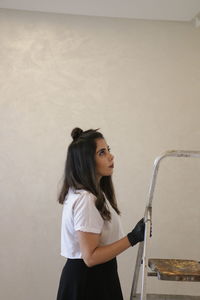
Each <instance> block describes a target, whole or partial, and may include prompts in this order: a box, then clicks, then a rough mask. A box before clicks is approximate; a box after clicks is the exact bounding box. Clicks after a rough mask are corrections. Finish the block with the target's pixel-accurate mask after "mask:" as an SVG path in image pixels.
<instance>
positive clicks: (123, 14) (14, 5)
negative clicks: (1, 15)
mask: <svg viewBox="0 0 200 300" xmlns="http://www.w3.org/2000/svg"><path fill="white" fill-rule="evenodd" d="M0 8H7V9H19V10H30V11H41V12H53V13H63V14H73V15H86V16H104V17H117V18H131V19H144V20H165V21H191V20H193V19H195V20H196V19H197V17H196V16H197V15H198V21H199V13H200V0H0ZM195 17H196V18H195Z"/></svg>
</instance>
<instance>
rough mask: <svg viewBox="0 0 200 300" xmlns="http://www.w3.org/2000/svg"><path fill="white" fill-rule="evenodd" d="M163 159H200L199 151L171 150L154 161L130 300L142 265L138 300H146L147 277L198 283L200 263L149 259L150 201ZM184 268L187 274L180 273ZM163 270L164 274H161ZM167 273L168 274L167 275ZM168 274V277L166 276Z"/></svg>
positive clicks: (133, 295) (133, 294) (135, 289)
mask: <svg viewBox="0 0 200 300" xmlns="http://www.w3.org/2000/svg"><path fill="white" fill-rule="evenodd" d="M165 157H197V158H200V151H182V150H172V151H167V152H165V153H164V154H162V155H161V156H159V157H157V158H156V159H155V161H154V167H153V174H152V178H151V183H150V188H149V194H148V202H147V205H146V208H145V213H144V220H145V224H146V226H145V238H144V242H142V243H140V244H139V248H138V253H137V259H136V264H135V270H134V276H133V283H132V288H131V295H130V300H134V298H135V297H136V291H137V284H138V278H139V272H140V267H141V265H142V288H141V295H140V300H147V276H158V279H163V280H176V281H200V263H199V262H198V261H189V260H188V261H187V260H186V261H185V260H173V259H171V260H164V259H149V258H148V247H149V239H150V234H151V228H152V201H153V195H154V190H155V184H156V178H157V174H158V169H159V164H160V162H161V160H162V159H164V158H165ZM148 265H149V266H150V267H151V268H152V269H153V272H148ZM183 265H184V267H185V269H186V270H187V272H186V271H185V272H183V271H182V272H181V271H180V270H183V269H184V268H181V266H183ZM163 270H164V272H163ZM188 270H189V272H188ZM167 272H168V273H167ZM166 274H168V275H166Z"/></svg>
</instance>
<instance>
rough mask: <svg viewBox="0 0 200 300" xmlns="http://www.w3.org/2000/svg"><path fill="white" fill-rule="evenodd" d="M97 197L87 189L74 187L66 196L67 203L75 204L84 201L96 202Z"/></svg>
mask: <svg viewBox="0 0 200 300" xmlns="http://www.w3.org/2000/svg"><path fill="white" fill-rule="evenodd" d="M95 199H96V197H95V196H94V195H93V194H92V193H91V192H90V191H87V190H85V189H74V188H72V187H70V188H69V190H68V193H67V195H66V198H65V201H66V202H67V201H70V200H71V201H72V202H74V203H76V202H79V201H82V200H85V201H86V200H88V201H91V200H93V201H94V200H95Z"/></svg>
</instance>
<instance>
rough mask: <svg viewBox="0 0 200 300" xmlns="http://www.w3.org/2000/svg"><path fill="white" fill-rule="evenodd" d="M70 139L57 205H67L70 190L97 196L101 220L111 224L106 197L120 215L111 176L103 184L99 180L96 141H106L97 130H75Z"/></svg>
mask: <svg viewBox="0 0 200 300" xmlns="http://www.w3.org/2000/svg"><path fill="white" fill-rule="evenodd" d="M71 136H72V138H73V141H72V142H71V144H70V145H69V147H68V151H67V158H66V163H65V170H64V180H63V185H62V188H61V191H60V194H59V197H58V202H59V203H60V204H63V203H64V201H65V196H66V194H67V193H68V190H69V187H72V188H74V189H77V190H78V189H84V190H86V191H89V192H91V193H92V194H93V195H94V196H96V201H95V205H96V208H97V209H98V210H99V212H100V214H101V216H102V218H103V219H104V220H110V219H111V215H110V211H109V208H108V206H107V205H106V201H105V197H104V194H105V196H106V198H107V199H108V201H109V202H110V204H111V206H112V207H113V208H114V210H115V211H116V212H117V214H120V211H119V209H118V207H117V202H116V198H115V191H114V187H113V183H112V178H111V176H102V177H101V179H100V182H98V181H97V178H96V162H95V153H96V140H97V139H103V138H104V137H103V135H102V134H101V133H100V132H98V129H89V130H86V131H83V130H81V129H80V128H74V129H73V130H72V133H71Z"/></svg>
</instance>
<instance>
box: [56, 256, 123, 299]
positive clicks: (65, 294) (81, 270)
mask: <svg viewBox="0 0 200 300" xmlns="http://www.w3.org/2000/svg"><path fill="white" fill-rule="evenodd" d="M57 300H123V296H122V291H121V286H120V282H119V277H118V272H117V261H116V258H114V259H112V260H110V261H108V262H106V263H104V264H100V265H97V266H94V267H91V268H89V267H87V266H86V264H85V263H84V261H83V260H82V259H68V260H67V262H66V264H65V266H64V268H63V271H62V274H61V278H60V284H59V289H58V294H57Z"/></svg>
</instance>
